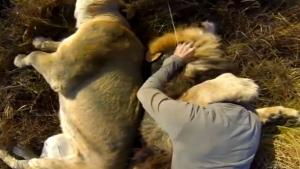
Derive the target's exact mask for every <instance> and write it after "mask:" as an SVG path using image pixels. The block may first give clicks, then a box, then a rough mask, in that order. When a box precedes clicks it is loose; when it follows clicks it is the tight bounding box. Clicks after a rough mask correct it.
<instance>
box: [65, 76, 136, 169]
mask: <svg viewBox="0 0 300 169" xmlns="http://www.w3.org/2000/svg"><path fill="white" fill-rule="evenodd" d="M130 73H131V75H130V76H129V75H127V74H126V73H125V74H123V73H121V72H120V71H111V72H107V73H106V74H103V75H101V76H100V77H99V78H98V79H97V80H95V81H93V82H91V83H90V84H88V85H86V86H85V87H84V89H81V90H80V91H78V93H77V95H76V97H75V98H74V99H66V98H64V97H63V96H60V106H61V108H62V109H63V112H64V114H62V115H61V122H62V124H61V125H62V129H63V132H64V133H67V134H68V137H70V138H71V140H73V142H74V143H75V146H76V147H77V148H78V149H79V151H80V152H81V153H86V154H90V152H91V151H92V152H94V153H96V154H99V155H100V156H101V159H104V161H107V162H109V163H111V160H112V159H116V157H118V159H119V160H118V162H116V166H118V165H121V166H122V165H123V164H125V160H126V158H128V155H129V152H130V150H131V149H130V147H131V146H132V143H133V140H134V136H135V135H136V132H137V128H138V127H137V124H138V121H139V113H138V111H137V110H138V100H137V98H136V92H137V90H138V88H139V86H140V83H141V77H140V75H139V73H135V74H132V72H130ZM125 157H126V158H125ZM118 163H119V164H118ZM121 166H120V168H121Z"/></svg>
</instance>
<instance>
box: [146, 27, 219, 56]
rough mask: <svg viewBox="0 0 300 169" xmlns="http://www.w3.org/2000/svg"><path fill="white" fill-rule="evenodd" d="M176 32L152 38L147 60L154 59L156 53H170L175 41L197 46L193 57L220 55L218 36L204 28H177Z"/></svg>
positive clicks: (174, 46) (175, 44) (175, 43)
mask: <svg viewBox="0 0 300 169" xmlns="http://www.w3.org/2000/svg"><path fill="white" fill-rule="evenodd" d="M176 32H177V34H176V35H175V34H174V32H170V33H166V34H164V35H163V36H161V37H159V38H156V39H154V40H153V41H152V42H151V43H150V44H149V52H148V54H147V60H148V61H154V60H156V59H157V57H156V55H157V54H163V53H171V52H172V51H174V49H175V48H176V46H177V43H182V42H194V46H195V47H197V49H196V51H195V54H194V57H195V58H202V57H220V56H221V55H222V51H221V50H220V49H219V47H220V39H219V37H217V36H216V35H215V34H213V33H212V32H209V31H207V30H205V29H204V28H199V27H188V28H178V29H177V31H176Z"/></svg>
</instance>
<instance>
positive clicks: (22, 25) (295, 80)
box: [0, 0, 300, 169]
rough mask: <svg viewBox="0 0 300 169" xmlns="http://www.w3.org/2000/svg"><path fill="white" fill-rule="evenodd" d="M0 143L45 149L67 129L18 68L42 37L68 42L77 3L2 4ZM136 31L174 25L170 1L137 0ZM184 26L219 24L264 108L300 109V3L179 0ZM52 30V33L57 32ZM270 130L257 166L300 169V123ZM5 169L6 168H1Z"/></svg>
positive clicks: (50, 101)
mask: <svg viewBox="0 0 300 169" xmlns="http://www.w3.org/2000/svg"><path fill="white" fill-rule="evenodd" d="M0 2H1V3H0V10H1V11H0V30H1V32H0V112H1V114H0V118H1V121H0V128H1V131H0V144H1V146H5V147H8V148H9V147H11V146H13V145H15V144H20V145H22V146H26V147H29V148H31V149H34V150H35V151H36V152H39V151H40V149H41V146H42V143H43V141H44V140H45V139H46V138H47V137H48V136H50V135H53V134H55V133H58V132H59V127H58V119H57V114H56V112H57V98H56V95H55V94H54V93H53V92H52V91H51V90H50V89H49V86H48V85H47V84H46V83H45V82H44V80H43V79H42V77H41V76H40V75H39V74H38V73H37V72H35V71H34V70H33V69H28V68H26V69H16V68H14V66H13V65H12V60H13V58H14V56H15V55H16V54H18V53H28V52H29V51H31V50H32V46H31V44H30V43H31V40H32V38H33V37H35V36H46V37H51V38H53V39H60V38H63V37H64V36H67V35H68V34H70V33H72V32H73V31H74V29H73V25H74V20H73V19H72V15H73V6H72V5H70V4H67V3H62V2H60V0H10V1H9V0H1V1H0ZM129 2H130V3H131V4H132V5H133V8H134V9H136V15H135V17H134V18H132V19H131V22H132V25H133V28H134V30H135V32H136V33H137V34H138V35H139V37H140V38H141V39H142V40H143V42H144V43H145V44H147V43H148V42H149V40H151V38H153V37H154V36H157V35H160V34H162V33H163V32H165V31H169V30H171V28H172V25H171V21H170V16H169V12H168V7H167V1H166V0H155V1H153V0H130V1H129ZM170 4H171V6H172V10H173V15H174V21H175V24H176V25H190V24H193V25H198V24H200V22H201V21H203V20H205V19H209V20H212V21H214V22H216V23H217V26H218V32H219V34H220V36H221V37H222V39H223V44H224V45H223V50H224V55H225V56H226V57H228V58H231V59H232V61H234V62H235V63H238V64H239V66H240V70H241V72H240V75H242V76H244V77H251V78H253V79H255V80H256V81H257V83H258V84H259V85H260V86H261V88H262V91H261V92H262V93H261V97H260V100H259V101H258V102H257V105H258V106H272V105H283V106H287V107H293V108H297V109H300V104H299V103H300V58H299V53H300V6H299V4H300V3H297V1H292V0H291V1H289V0H285V1H284V0H273V1H267V0H210V1H208V0H207V1H205V0H204V1H197V0H171V1H170ZM50 32H51V33H50ZM278 121H279V122H278V123H272V124H269V125H267V126H265V127H264V132H263V139H262V145H261V148H260V150H259V153H258V156H257V158H256V161H255V163H254V166H253V168H255V169H256V168H262V169H298V168H300V167H299V166H300V125H299V124H297V123H295V121H293V120H288V121H286V120H278ZM0 168H1V169H2V168H3V169H4V168H6V166H5V165H1V166H0Z"/></svg>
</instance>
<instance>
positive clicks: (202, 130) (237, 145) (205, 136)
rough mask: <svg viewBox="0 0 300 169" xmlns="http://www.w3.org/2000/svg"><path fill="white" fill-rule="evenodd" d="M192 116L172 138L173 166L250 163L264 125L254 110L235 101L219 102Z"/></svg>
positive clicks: (198, 168)
mask: <svg viewBox="0 0 300 169" xmlns="http://www.w3.org/2000/svg"><path fill="white" fill-rule="evenodd" d="M191 117H192V118H191V121H190V122H188V123H186V124H184V125H183V126H182V129H181V130H180V132H179V133H178V135H177V136H175V137H174V138H172V141H173V160H172V169H183V168H184V169H202V168H203V169H206V168H214V169H215V168H222V169H225V168H226V169H244V168H249V167H250V165H251V162H252V161H253V159H254V156H255V153H256V150H257V147H258V143H259V139H260V132H259V131H260V128H261V124H260V122H259V119H258V117H257V116H256V115H255V114H254V113H253V112H251V111H249V110H247V109H246V108H244V107H242V106H240V105H236V104H232V103H215V104H211V105H209V106H207V108H205V109H203V110H201V112H196V113H195V114H194V115H191Z"/></svg>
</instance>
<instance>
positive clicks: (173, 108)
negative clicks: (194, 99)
mask: <svg viewBox="0 0 300 169" xmlns="http://www.w3.org/2000/svg"><path fill="white" fill-rule="evenodd" d="M183 65H184V61H183V60H182V59H181V58H179V57H176V56H171V57H170V58H168V59H167V60H166V61H165V63H164V65H163V66H162V67H161V68H160V69H159V70H158V71H157V72H156V73H155V74H153V75H152V76H151V77H150V78H149V79H148V80H147V81H146V82H145V83H144V85H143V86H142V87H141V88H140V90H139V91H138V94H137V96H138V99H139V100H140V102H141V103H142V105H143V107H144V109H145V110H146V111H147V112H148V113H149V114H150V116H152V118H153V119H154V120H155V121H156V123H158V125H159V126H160V127H161V128H162V129H163V130H165V131H166V132H167V133H168V134H169V135H170V137H176V135H177V134H178V133H179V132H180V130H181V128H182V126H183V125H184V124H185V123H187V122H188V121H190V120H191V119H193V117H194V116H195V114H196V113H197V112H199V111H200V109H202V108H201V107H200V106H197V105H194V104H191V103H186V102H182V101H179V100H174V99H171V98H169V97H168V96H166V95H165V94H164V93H163V92H161V89H162V87H163V85H164V84H165V83H166V82H167V81H168V80H169V79H170V78H171V77H172V76H173V74H174V73H175V72H176V71H177V70H178V69H179V68H181V67H182V66H183Z"/></svg>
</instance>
